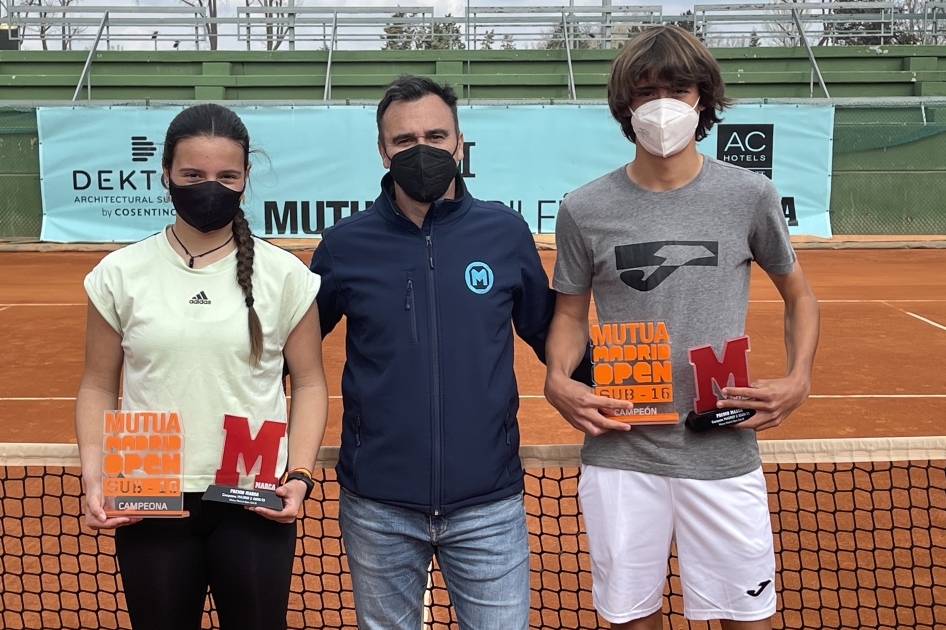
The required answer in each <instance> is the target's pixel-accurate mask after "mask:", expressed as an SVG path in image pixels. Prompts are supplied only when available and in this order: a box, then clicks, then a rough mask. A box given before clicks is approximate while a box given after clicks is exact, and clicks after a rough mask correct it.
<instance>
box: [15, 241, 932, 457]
mask: <svg viewBox="0 0 946 630" xmlns="http://www.w3.org/2000/svg"><path fill="white" fill-rule="evenodd" d="M104 255H105V252H0V269H2V270H3V272H2V273H0V338H2V339H3V350H2V356H3V360H2V365H3V378H2V379H0V418H4V419H6V421H5V422H3V423H0V442H48V443H66V442H69V443H74V442H75V435H74V430H73V405H74V398H75V395H76V392H77V390H78V387H79V380H80V378H81V373H82V362H83V343H84V341H83V339H84V331H85V317H86V296H85V292H84V290H83V288H82V279H83V278H84V276H85V274H86V273H88V272H89V270H91V269H92V267H94V266H95V264H96V263H97V262H98V261H99V260H101V259H102V257H103V256H104ZM297 255H298V256H299V258H301V259H302V260H304V261H306V262H308V260H309V258H310V256H311V251H305V250H300V251H298V252H297ZM798 255H799V260H800V262H801V264H802V267H803V269H804V270H805V272H806V274H807V275H808V278H809V281H810V282H811V285H812V287H813V288H814V291H815V294H816V296H817V297H818V299H819V301H820V302H821V317H822V320H821V342H820V345H819V349H818V356H817V360H816V362H815V369H814V375H813V378H812V389H811V393H812V396H811V399H810V400H809V401H808V402H807V403H806V404H805V405H804V406H803V407H802V408H800V409H799V410H798V411H796V412H795V413H794V414H793V415H792V416H791V418H790V419H789V421H787V422H786V423H785V424H783V425H782V426H780V427H778V428H777V429H774V430H771V431H768V432H765V433H764V434H762V437H764V438H766V439H790V438H800V439H808V438H851V437H900V436H926V435H943V434H944V432H946V249H897V250H889V249H887V250H883V249H843V250H800V251H799V252H798ZM554 256H555V252H554V251H543V252H542V260H543V262H544V263H545V267H546V269H547V271H548V272H549V274H550V275H551V271H552V265H553V263H554ZM746 332H747V333H748V334H749V336H750V338H751V340H752V351H751V353H750V370H751V371H750V374H751V376H752V378H754V379H757V378H773V377H778V376H780V375H782V374H784V369H785V368H784V366H785V357H784V346H783V341H782V304H781V300H780V299H779V295H778V292H777V291H776V290H775V288H774V287H773V286H772V285H771V283H770V282H769V280H768V278H767V277H766V275H765V274H764V273H762V272H761V271H760V270H759V269H758V268H754V269H753V274H752V284H751V290H750V306H749V315H748V321H747V324H746ZM324 355H325V366H326V372H327V375H328V383H329V393H330V395H331V396H332V399H331V408H330V413H329V422H330V424H329V427H328V430H327V432H326V439H325V444H326V445H335V444H338V440H339V420H340V416H341V400H340V399H339V394H340V375H341V369H342V364H343V362H344V332H343V328H342V327H341V326H340V327H339V328H338V329H337V330H336V331H335V332H333V333H332V334H331V335H329V336H328V337H327V338H326V340H325V342H324ZM516 373H517V376H518V379H519V389H520V392H521V394H522V407H521V411H520V415H519V421H520V423H521V424H522V435H523V442H524V443H526V444H569V443H576V442H580V441H581V436H580V434H579V433H578V432H577V431H575V430H573V429H572V428H571V427H570V426H569V425H567V424H566V423H565V421H564V420H562V419H561V417H560V416H558V414H557V413H556V412H555V411H554V410H553V409H552V408H551V406H550V405H549V404H548V403H547V402H545V400H544V398H543V397H542V384H543V380H544V376H545V371H544V366H542V365H541V364H540V363H539V362H538V361H537V360H536V358H535V356H534V355H533V354H532V352H531V350H530V349H529V348H528V347H527V346H526V345H525V344H523V343H522V342H519V341H518V340H517V347H516Z"/></svg>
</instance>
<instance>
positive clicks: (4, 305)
mask: <svg viewBox="0 0 946 630" xmlns="http://www.w3.org/2000/svg"><path fill="white" fill-rule="evenodd" d="M0 306H3V307H6V308H11V307H13V306H85V303H84V302H83V303H77V304H70V303H56V304H52V303H49V304H0Z"/></svg>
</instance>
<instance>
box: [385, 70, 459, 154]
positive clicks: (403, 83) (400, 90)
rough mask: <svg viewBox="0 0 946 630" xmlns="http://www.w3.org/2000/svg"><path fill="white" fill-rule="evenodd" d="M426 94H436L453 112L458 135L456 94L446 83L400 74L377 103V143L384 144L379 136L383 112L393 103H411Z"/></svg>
mask: <svg viewBox="0 0 946 630" xmlns="http://www.w3.org/2000/svg"><path fill="white" fill-rule="evenodd" d="M428 94H436V95H437V96H439V97H440V100H442V101H443V102H444V103H446V104H447V106H448V107H449V108H450V111H451V112H453V125H454V127H456V132H457V134H458V135H459V133H460V119H459V118H458V117H457V93H456V92H454V91H453V88H452V87H450V86H449V85H447V84H446V83H444V84H440V83H437V82H436V81H434V80H433V79H431V78H430V77H419V76H416V75H413V74H402V75H401V76H399V77H398V78H396V79H394V81H391V84H390V85H388V88H387V89H386V90H385V91H384V98H382V99H381V102H380V103H378V116H377V119H378V142H380V143H381V144H384V138H383V136H382V135H381V119H382V118H384V112H386V111H388V107H390V106H391V103H394V102H395V101H406V102H408V103H413V102H415V101H419V100H420V99H422V98H424V97H425V96H427V95H428Z"/></svg>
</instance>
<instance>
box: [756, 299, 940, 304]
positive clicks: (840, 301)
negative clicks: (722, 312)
mask: <svg viewBox="0 0 946 630" xmlns="http://www.w3.org/2000/svg"><path fill="white" fill-rule="evenodd" d="M940 302H946V300H818V304H921V303H922V304H927V303H940ZM749 304H782V300H749Z"/></svg>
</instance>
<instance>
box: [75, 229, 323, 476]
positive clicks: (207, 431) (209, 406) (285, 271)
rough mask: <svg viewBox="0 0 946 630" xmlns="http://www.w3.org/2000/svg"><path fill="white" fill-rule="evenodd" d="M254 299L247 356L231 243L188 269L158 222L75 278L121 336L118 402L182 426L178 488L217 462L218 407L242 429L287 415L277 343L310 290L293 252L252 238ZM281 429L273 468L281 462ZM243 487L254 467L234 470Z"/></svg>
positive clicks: (309, 277)
mask: <svg viewBox="0 0 946 630" xmlns="http://www.w3.org/2000/svg"><path fill="white" fill-rule="evenodd" d="M254 242H255V247H254V251H255V257H254V261H253V277H252V281H253V298H254V308H255V309H256V313H257V314H258V315H259V319H260V323H261V324H262V329H263V355H262V359H261V361H260V364H259V366H258V367H256V368H253V367H251V365H250V338H249V332H248V325H247V307H246V303H245V298H244V296H243V291H242V290H241V289H240V286H239V285H238V284H237V279H236V266H237V258H236V252H235V251H234V252H232V253H230V254H229V255H228V256H227V257H226V258H224V259H222V260H220V261H217V262H215V263H213V264H211V265H208V266H207V267H204V268H202V269H190V268H188V267H187V265H186V263H185V262H184V260H183V259H182V258H181V257H180V256H179V255H178V254H177V253H176V252H175V251H174V250H173V249H172V248H171V245H170V243H169V242H168V240H167V235H166V231H162V232H160V233H158V234H156V235H154V236H152V237H150V238H146V239H145V240H143V241H140V242H138V243H135V244H133V245H129V246H128V247H125V248H123V249H120V250H118V251H115V252H112V253H111V254H109V255H108V256H106V257H105V258H104V259H103V260H102V262H100V263H99V264H98V265H97V266H96V267H95V268H94V269H93V270H92V271H91V272H90V273H89V275H88V276H86V278H85V289H86V292H87V293H88V295H89V299H90V300H91V302H92V304H94V305H95V307H96V309H98V311H99V313H101V314H102V316H103V317H104V318H105V320H106V321H107V322H108V323H109V324H110V325H111V326H112V328H114V329H115V330H116V331H117V332H118V334H120V335H121V337H122V349H123V350H124V353H125V358H124V365H123V368H124V374H123V385H122V404H121V407H122V410H125V411H143V410H159V411H163V410H174V411H179V412H180V414H181V422H182V425H183V431H184V483H183V489H184V491H185V492H202V491H204V490H205V489H206V488H207V486H208V485H210V484H212V483H213V482H214V476H215V474H216V471H217V469H218V468H219V467H220V464H221V457H222V451H223V444H224V439H225V435H226V434H225V431H224V429H223V421H224V416H225V415H226V414H229V415H234V416H240V417H245V418H247V419H248V423H249V429H250V434H251V435H256V432H257V431H258V430H259V428H260V427H261V426H262V424H263V423H264V422H265V421H267V420H269V421H273V422H282V423H285V422H287V415H286V395H285V392H284V391H283V387H282V375H283V347H284V346H285V344H286V339H287V337H288V336H289V333H290V332H291V331H292V329H293V328H294V327H295V326H296V324H298V323H299V320H301V319H302V316H303V315H304V314H305V313H306V311H307V310H308V308H309V307H310V306H311V304H312V302H313V301H314V300H315V295H316V293H317V292H318V289H319V277H318V276H317V275H316V274H314V273H311V272H310V271H309V270H308V269H307V268H306V266H305V265H304V264H303V263H302V261H300V260H299V259H298V258H296V257H295V256H294V255H292V254H290V253H289V252H286V251H284V250H282V249H279V248H278V247H276V246H274V245H270V244H269V243H267V242H265V241H263V240H260V239H254ZM287 458H288V454H287V438H285V437H284V438H283V439H282V441H281V442H280V446H279V456H278V460H277V466H276V468H277V469H276V471H275V473H274V474H275V475H276V476H277V477H278V476H279V475H280V474H282V472H283V471H284V470H285V467H286V460H287ZM244 472H248V473H251V475H252V476H249V477H248V476H242V475H241V478H240V485H241V486H243V487H251V485H252V477H253V476H255V475H256V473H257V472H258V471H255V470H250V471H244Z"/></svg>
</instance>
